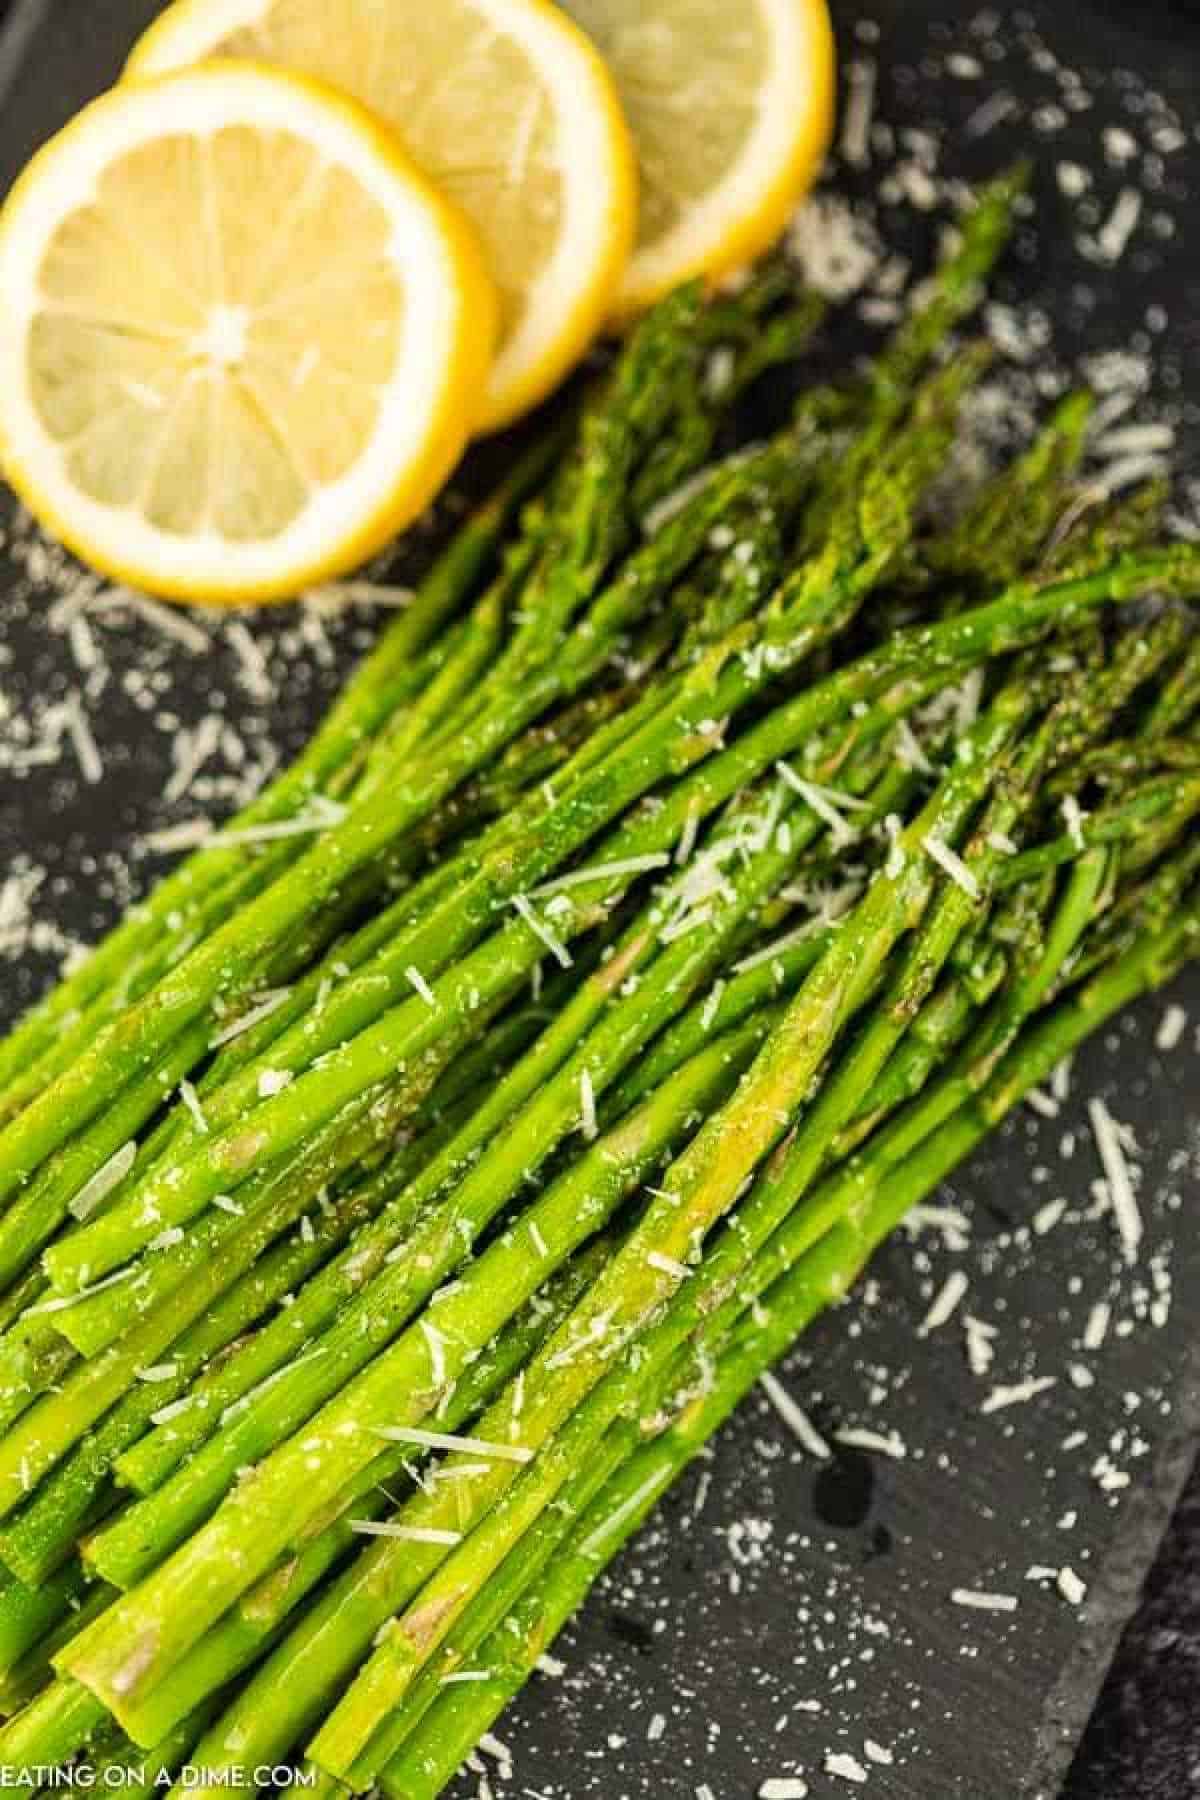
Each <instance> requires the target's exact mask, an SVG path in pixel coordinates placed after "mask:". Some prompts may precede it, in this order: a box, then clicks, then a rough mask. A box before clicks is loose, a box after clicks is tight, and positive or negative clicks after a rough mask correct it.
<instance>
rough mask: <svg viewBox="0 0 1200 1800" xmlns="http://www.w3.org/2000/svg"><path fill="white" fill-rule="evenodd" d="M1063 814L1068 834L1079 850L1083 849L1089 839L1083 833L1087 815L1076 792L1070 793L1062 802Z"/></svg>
mask: <svg viewBox="0 0 1200 1800" xmlns="http://www.w3.org/2000/svg"><path fill="white" fill-rule="evenodd" d="M1062 816H1063V819H1064V821H1065V822H1066V827H1067V835H1068V837H1069V838H1070V840H1071V842H1072V843H1073V844H1074V846H1075V848H1076V849H1077V850H1082V849H1083V848H1084V847H1085V845H1086V842H1087V840H1086V839H1085V837H1084V835H1083V821H1084V819H1085V818H1086V817H1087V814H1086V813H1085V812H1084V810H1083V808H1082V807H1081V806H1080V804H1079V802H1078V800H1077V799H1076V798H1075V796H1074V794H1068V795H1067V796H1066V798H1065V799H1064V800H1063V803H1062Z"/></svg>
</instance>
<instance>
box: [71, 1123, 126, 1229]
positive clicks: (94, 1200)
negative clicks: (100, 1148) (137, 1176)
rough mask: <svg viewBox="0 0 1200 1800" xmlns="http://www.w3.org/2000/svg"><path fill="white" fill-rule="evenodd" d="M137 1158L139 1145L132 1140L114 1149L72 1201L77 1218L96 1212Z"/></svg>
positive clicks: (118, 1185) (119, 1183)
mask: <svg viewBox="0 0 1200 1800" xmlns="http://www.w3.org/2000/svg"><path fill="white" fill-rule="evenodd" d="M136 1159H137V1145H136V1144H135V1143H134V1142H133V1141H132V1140H131V1141H130V1142H129V1143H128V1144H122V1145H121V1148H120V1149H119V1150H114V1151H113V1153H112V1155H111V1156H110V1157H109V1159H108V1161H107V1162H106V1163H104V1164H102V1166H101V1167H100V1168H98V1169H97V1170H96V1173H95V1174H94V1175H93V1176H92V1178H91V1180H90V1181H86V1182H85V1183H84V1185H83V1186H82V1187H81V1188H80V1190H79V1192H78V1193H77V1194H76V1196H75V1198H74V1199H73V1200H72V1201H71V1202H70V1209H69V1210H70V1211H71V1213H72V1214H73V1216H74V1217H75V1218H77V1219H80V1220H82V1219H86V1218H87V1217H88V1216H89V1214H91V1213H94V1212H95V1210H96V1208H97V1207H98V1206H100V1205H101V1204H102V1203H103V1202H104V1201H105V1200H107V1198H108V1196H109V1195H110V1194H111V1193H112V1191H113V1189H114V1188H117V1187H120V1185H121V1183H122V1182H123V1181H124V1179H125V1177H126V1176H127V1175H128V1173H129V1171H130V1169H132V1167H133V1165H134V1162H135V1161H136Z"/></svg>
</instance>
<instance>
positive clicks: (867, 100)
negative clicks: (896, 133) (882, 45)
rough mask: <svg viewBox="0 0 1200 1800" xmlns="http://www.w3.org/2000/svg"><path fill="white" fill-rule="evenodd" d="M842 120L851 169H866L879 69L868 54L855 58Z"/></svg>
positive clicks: (843, 148) (849, 72)
mask: <svg viewBox="0 0 1200 1800" xmlns="http://www.w3.org/2000/svg"><path fill="white" fill-rule="evenodd" d="M846 75H847V82H848V89H847V94H846V111H845V116H844V118H843V121H842V155H843V157H844V158H845V159H846V161H847V162H848V163H849V164H850V167H851V168H852V169H865V168H866V166H867V163H868V162H869V161H870V156H871V115H872V113H873V112H874V110H875V82H876V76H877V70H876V67H875V64H874V63H873V62H872V61H871V60H870V59H869V58H866V57H864V58H861V59H860V60H859V61H856V62H852V63H851V64H850V67H849V69H848V70H847V71H846Z"/></svg>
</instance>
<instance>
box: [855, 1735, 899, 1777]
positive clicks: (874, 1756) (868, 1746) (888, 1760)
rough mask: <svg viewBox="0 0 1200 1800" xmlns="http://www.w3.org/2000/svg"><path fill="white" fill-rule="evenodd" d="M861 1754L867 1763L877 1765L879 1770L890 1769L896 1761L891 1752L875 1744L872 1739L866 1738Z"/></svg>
mask: <svg viewBox="0 0 1200 1800" xmlns="http://www.w3.org/2000/svg"><path fill="white" fill-rule="evenodd" d="M863 1754H864V1755H865V1757H866V1759H867V1761H868V1762H873V1763H877V1764H878V1765H879V1767H880V1768H881V1769H890V1768H891V1767H892V1765H893V1764H894V1762H895V1760H896V1758H895V1755H894V1753H893V1752H892V1751H891V1750H888V1749H887V1748H886V1747H885V1746H884V1745H883V1744H877V1743H876V1742H875V1741H874V1739H873V1738H868V1739H867V1741H866V1743H865V1744H864V1745H863Z"/></svg>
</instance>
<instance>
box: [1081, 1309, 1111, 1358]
mask: <svg viewBox="0 0 1200 1800" xmlns="http://www.w3.org/2000/svg"><path fill="white" fill-rule="evenodd" d="M1111 1322H1112V1307H1111V1306H1110V1305H1109V1303H1108V1301H1107V1300H1098V1301H1097V1302H1096V1304H1095V1306H1093V1308H1092V1310H1091V1312H1090V1313H1089V1314H1088V1321H1087V1324H1086V1325H1085V1326H1084V1328H1083V1347H1084V1349H1085V1350H1099V1348H1100V1346H1101V1345H1102V1344H1103V1342H1104V1340H1105V1338H1106V1337H1107V1336H1108V1327H1109V1325H1110V1324H1111Z"/></svg>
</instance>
